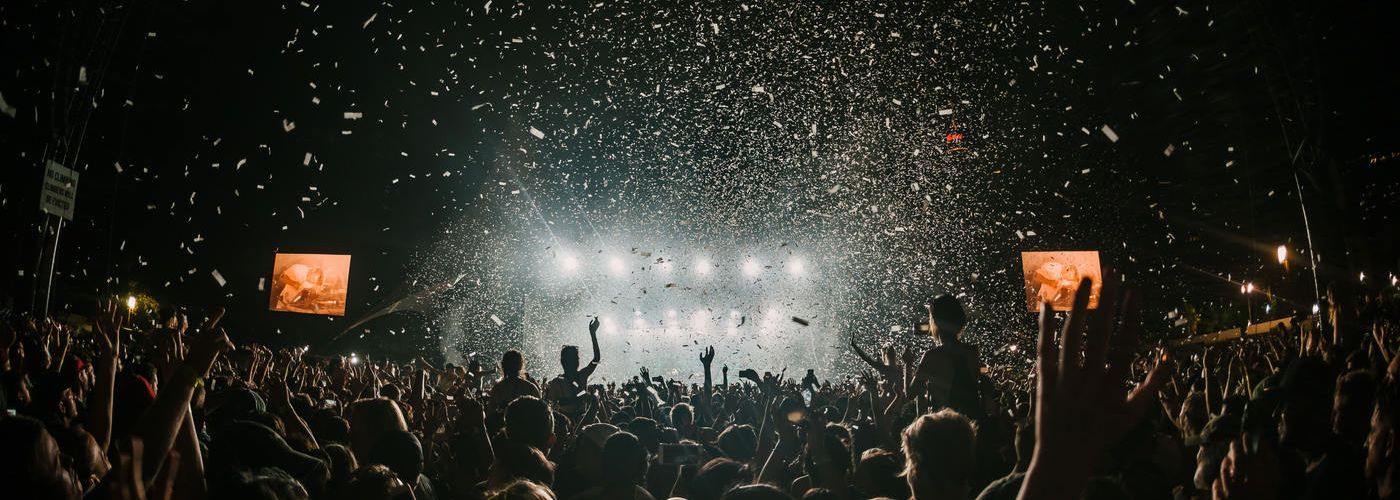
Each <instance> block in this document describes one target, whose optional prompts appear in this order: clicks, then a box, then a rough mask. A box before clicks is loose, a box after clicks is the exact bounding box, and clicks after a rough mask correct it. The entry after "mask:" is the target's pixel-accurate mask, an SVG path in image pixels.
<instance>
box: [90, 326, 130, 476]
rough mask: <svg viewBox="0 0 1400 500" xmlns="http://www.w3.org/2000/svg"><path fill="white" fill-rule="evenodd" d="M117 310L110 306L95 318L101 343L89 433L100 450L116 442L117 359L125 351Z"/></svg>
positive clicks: (98, 341)
mask: <svg viewBox="0 0 1400 500" xmlns="http://www.w3.org/2000/svg"><path fill="white" fill-rule="evenodd" d="M124 319H125V317H123V316H119V315H118V314H117V307H116V306H115V305H113V304H110V303H109V304H107V306H106V307H103V308H101V310H100V311H98V313H97V317H96V318H93V321H92V324H93V332H92V333H93V337H95V338H96V340H97V359H96V360H94V362H93V370H94V371H95V372H96V374H97V382H96V384H95V385H94V386H93V388H92V400H91V401H90V402H89V404H88V426H89V427H88V431H89V432H91V433H92V438H93V439H94V440H96V441H97V446H98V448H100V449H103V450H106V449H107V446H108V445H109V444H110V443H111V441H112V391H113V387H114V386H115V384H116V380H117V360H118V359H120V358H121V352H122V333H121V330H122V322H123V320H124Z"/></svg>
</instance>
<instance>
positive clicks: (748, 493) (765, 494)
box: [720, 483, 792, 500]
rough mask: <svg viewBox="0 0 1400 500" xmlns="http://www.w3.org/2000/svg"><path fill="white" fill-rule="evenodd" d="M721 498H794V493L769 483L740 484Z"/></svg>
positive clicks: (790, 499) (774, 499)
mask: <svg viewBox="0 0 1400 500" xmlns="http://www.w3.org/2000/svg"><path fill="white" fill-rule="evenodd" d="M720 500H792V495H788V494H787V492H785V491H783V490H780V489H778V487H777V486H773V485H771V484H768V483H760V484H750V485H747V486H740V487H738V488H734V489H732V490H729V491H728V492H725V494H724V496H723V497H720Z"/></svg>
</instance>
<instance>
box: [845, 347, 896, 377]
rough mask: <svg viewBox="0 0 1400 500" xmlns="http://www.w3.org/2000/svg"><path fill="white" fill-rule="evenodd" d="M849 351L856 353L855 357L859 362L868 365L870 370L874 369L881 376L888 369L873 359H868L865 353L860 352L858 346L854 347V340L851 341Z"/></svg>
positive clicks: (868, 356)
mask: <svg viewBox="0 0 1400 500" xmlns="http://www.w3.org/2000/svg"><path fill="white" fill-rule="evenodd" d="M851 349H852V350H854V351H855V352H856V356H859V357H860V360H861V361H864V362H865V364H867V365H870V367H871V368H874V369H875V371H877V372H880V374H882V375H883V374H884V373H885V370H888V369H889V366H888V365H886V364H884V363H881V362H879V361H878V360H876V359H875V358H872V357H870V355H869V354H866V353H865V351H864V350H862V349H861V348H860V346H859V345H856V341H855V340H851Z"/></svg>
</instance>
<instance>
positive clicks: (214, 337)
mask: <svg viewBox="0 0 1400 500" xmlns="http://www.w3.org/2000/svg"><path fill="white" fill-rule="evenodd" d="M223 314H224V311H223V309H222V308H220V309H219V310H218V311H217V312H215V313H214V316H213V317H211V318H210V320H209V322H207V323H205V328H202V329H201V331H200V332H199V333H198V334H196V335H195V337H194V338H193V339H192V341H191V343H190V350H189V351H190V352H189V356H188V357H186V358H185V360H184V361H183V362H181V363H179V364H177V365H176V366H175V368H174V369H173V370H172V375H171V376H170V379H169V381H168V382H167V383H165V384H161V388H160V393H159V394H157V395H156V400H155V403H153V404H151V407H150V408H147V409H146V412H145V413H144V414H142V416H141V419H140V420H139V421H138V423H137V425H136V429H135V430H134V431H133V434H135V435H136V436H138V437H140V438H141V440H142V441H143V442H144V443H145V444H146V448H147V450H148V452H147V453H146V456H145V464H143V465H145V466H146V467H145V468H143V470H145V471H147V473H148V474H153V473H154V472H155V471H157V470H159V469H160V465H161V461H163V460H165V456H166V454H167V453H169V451H170V448H171V447H172V446H174V444H175V437H176V435H177V434H179V431H180V427H181V426H182V425H184V422H185V413H186V412H187V411H188V410H189V408H190V398H191V397H193V396H194V390H195V387H196V386H200V385H203V384H204V377H207V376H208V375H209V370H210V369H212V368H213V367H214V362H215V361H217V360H218V359H219V355H220V354H223V352H224V351H227V350H229V349H232V348H233V343H232V342H229V340H228V334H226V333H224V331H223V329H219V328H217V325H218V323H219V319H220V318H222V317H223Z"/></svg>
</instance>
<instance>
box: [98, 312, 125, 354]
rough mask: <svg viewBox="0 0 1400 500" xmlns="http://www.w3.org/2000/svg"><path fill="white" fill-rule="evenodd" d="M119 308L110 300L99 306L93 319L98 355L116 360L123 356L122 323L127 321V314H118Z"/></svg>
mask: <svg viewBox="0 0 1400 500" xmlns="http://www.w3.org/2000/svg"><path fill="white" fill-rule="evenodd" d="M117 309H118V308H117V307H116V304H113V303H111V302H108V303H107V305H106V306H103V307H101V308H99V311H98V313H97V316H96V317H94V318H93V319H92V326H93V333H95V334H96V335H93V337H94V338H95V340H96V341H97V355H98V356H101V357H103V358H108V359H114V360H115V359H117V358H120V357H121V352H122V351H121V348H122V344H121V342H122V333H121V330H122V323H123V322H125V321H126V315H125V314H118V313H117Z"/></svg>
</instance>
